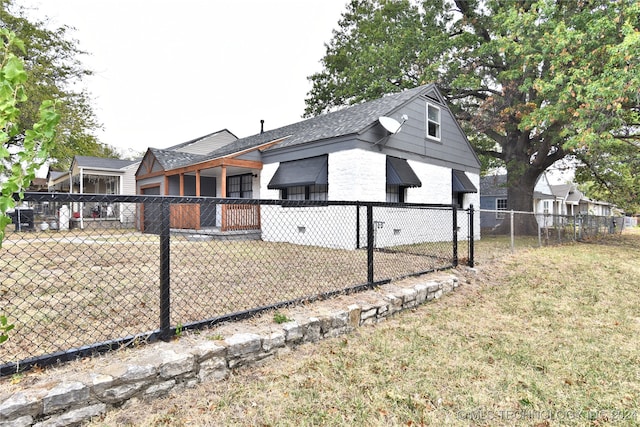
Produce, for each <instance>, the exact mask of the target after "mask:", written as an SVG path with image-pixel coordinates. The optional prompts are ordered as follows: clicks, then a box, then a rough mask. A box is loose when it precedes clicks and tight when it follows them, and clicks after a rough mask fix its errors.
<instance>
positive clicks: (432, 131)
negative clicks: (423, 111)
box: [427, 103, 440, 141]
mask: <svg viewBox="0 0 640 427" xmlns="http://www.w3.org/2000/svg"><path fill="white" fill-rule="evenodd" d="M427 137H429V138H433V139H436V140H438V141H440V108H438V107H436V106H435V105H431V104H429V103H427Z"/></svg>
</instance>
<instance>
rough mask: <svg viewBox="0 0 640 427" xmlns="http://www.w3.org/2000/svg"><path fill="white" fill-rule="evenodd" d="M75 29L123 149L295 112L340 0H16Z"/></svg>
mask: <svg viewBox="0 0 640 427" xmlns="http://www.w3.org/2000/svg"><path fill="white" fill-rule="evenodd" d="M17 1H18V2H19V3H21V4H24V5H31V6H35V7H37V10H34V11H33V12H32V13H33V14H34V16H37V17H38V18H44V17H49V18H50V19H51V25H52V26H61V25H63V24H66V25H70V26H72V27H75V28H76V31H74V32H73V33H72V35H73V37H74V38H76V39H77V40H79V42H80V43H79V45H80V48H81V49H83V50H85V51H87V52H89V53H90V56H86V57H84V58H83V62H84V63H85V64H86V65H87V66H88V68H90V69H92V70H94V71H95V73H96V74H95V76H93V77H92V78H90V79H87V81H86V87H87V88H88V90H89V91H90V93H91V94H92V96H93V98H94V102H93V106H94V110H95V112H96V115H97V117H98V120H99V121H100V122H101V123H102V124H103V125H104V128H105V130H104V132H100V133H99V134H98V137H99V138H100V141H101V142H104V143H106V144H109V145H112V146H115V147H117V148H119V149H121V150H122V151H123V152H126V151H127V150H134V151H138V152H139V151H144V150H146V149H147V147H156V148H165V147H168V146H171V145H175V144H178V143H181V142H185V141H188V140H191V139H194V138H197V137H200V136H203V135H206V134H209V133H212V132H216V131H218V130H221V129H228V130H229V131H231V132H232V133H234V134H235V135H236V136H238V137H239V138H242V137H246V136H249V135H253V134H256V133H258V132H259V131H260V120H261V119H264V120H265V129H273V128H276V127H280V126H284V125H287V124H290V123H294V122H297V121H299V120H301V116H302V114H303V112H304V107H305V104H304V99H305V98H306V94H307V92H308V91H309V90H310V89H311V84H310V83H309V81H308V80H307V77H308V76H310V75H311V74H313V73H315V72H318V71H320V70H321V64H320V60H321V59H322V57H323V56H324V54H325V43H327V42H329V40H330V39H331V36H332V30H333V29H335V28H337V26H338V20H339V19H340V16H341V13H342V12H343V11H344V10H345V8H346V4H347V0H233V1H231V0H226V1H222V0H182V1H180V2H177V1H175V0H172V1H167V0H154V1H151V0H147V1H143V0H91V1H88V0H17Z"/></svg>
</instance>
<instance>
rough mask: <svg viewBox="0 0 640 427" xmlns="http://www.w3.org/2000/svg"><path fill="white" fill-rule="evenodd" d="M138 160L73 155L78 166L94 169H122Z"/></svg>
mask: <svg viewBox="0 0 640 427" xmlns="http://www.w3.org/2000/svg"><path fill="white" fill-rule="evenodd" d="M137 161H138V160H120V159H107V158H103V157H91V156H75V162H76V163H77V164H78V166H79V167H83V168H95V169H122V168H124V167H127V166H130V165H132V164H133V163H136V162H137Z"/></svg>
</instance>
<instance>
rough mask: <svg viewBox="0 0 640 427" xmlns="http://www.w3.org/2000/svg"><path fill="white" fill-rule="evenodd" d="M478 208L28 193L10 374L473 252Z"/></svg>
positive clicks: (9, 312)
mask: <svg viewBox="0 0 640 427" xmlns="http://www.w3.org/2000/svg"><path fill="white" fill-rule="evenodd" d="M470 215H472V210H471V211H458V210H455V209H452V207H451V206H446V205H440V206H435V205H402V206H398V205H393V204H385V203H346V202H310V201H287V200H251V199H216V198H199V197H161V196H124V195H112V196H105V195H79V194H61V193H27V194H26V195H25V203H24V204H23V205H22V206H21V207H20V208H18V209H16V210H15V212H13V213H12V216H13V219H14V224H12V225H10V226H9V227H8V228H7V236H6V239H5V241H4V242H3V244H2V248H1V249H0V313H2V314H5V315H6V316H7V317H8V318H9V321H10V322H11V323H14V324H15V329H14V330H12V331H11V335H10V338H9V340H8V341H7V342H5V343H4V344H3V345H2V347H1V350H2V352H0V354H1V356H2V357H1V360H0V374H2V375H6V374H10V373H15V372H16V371H18V370H22V369H28V368H30V367H32V366H33V365H36V364H37V365H41V366H44V365H47V364H51V363H56V362H58V361H65V360H70V359H73V358H76V357H79V356H84V355H89V354H93V353H96V352H101V351H107V350H110V349H116V348H119V347H121V346H126V345H133V344H138V343H142V342H147V341H155V340H157V339H168V338H169V337H170V336H172V335H173V334H174V333H175V331H176V328H178V329H183V330H184V329H190V328H201V327H206V326H210V325H214V324H216V323H219V322H222V321H228V320H234V319H240V318H243V317H248V316H251V315H254V314H257V313H259V312H262V311H265V310H268V309H273V308H277V307H282V306H285V305H289V304H295V303H299V302H302V301H310V300H314V299H319V298H326V297H330V296H332V295H336V294H341V293H346V292H354V291H358V290H361V289H365V288H370V287H373V286H376V285H379V284H381V283H386V282H389V281H391V280H396V279H401V278H404V277H407V276H411V275H418V274H423V273H427V272H431V271H436V270H440V269H446V268H450V267H453V266H456V265H457V264H458V262H460V260H461V259H462V260H463V261H464V262H465V263H468V264H470V265H472V264H473V257H472V256H469V250H470V248H472V247H473V241H472V239H469V238H468V237H469V235H473V229H471V233H470V234H469V226H468V224H473V221H472V220H471V221H470V220H469V216H470ZM459 240H460V242H464V243H463V245H461V248H459V247H458V241H459ZM460 250H462V251H464V252H463V253H462V252H461V255H459V251H460ZM471 253H472V249H471Z"/></svg>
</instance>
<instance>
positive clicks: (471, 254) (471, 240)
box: [468, 205, 475, 268]
mask: <svg viewBox="0 0 640 427" xmlns="http://www.w3.org/2000/svg"><path fill="white" fill-rule="evenodd" d="M474 232H475V231H474V229H473V205H469V263H468V265H469V267H472V268H473V266H474V265H475V260H474V259H473V258H474V255H475V254H474V248H473V245H474V242H475V238H474V234H473V233H474Z"/></svg>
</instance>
